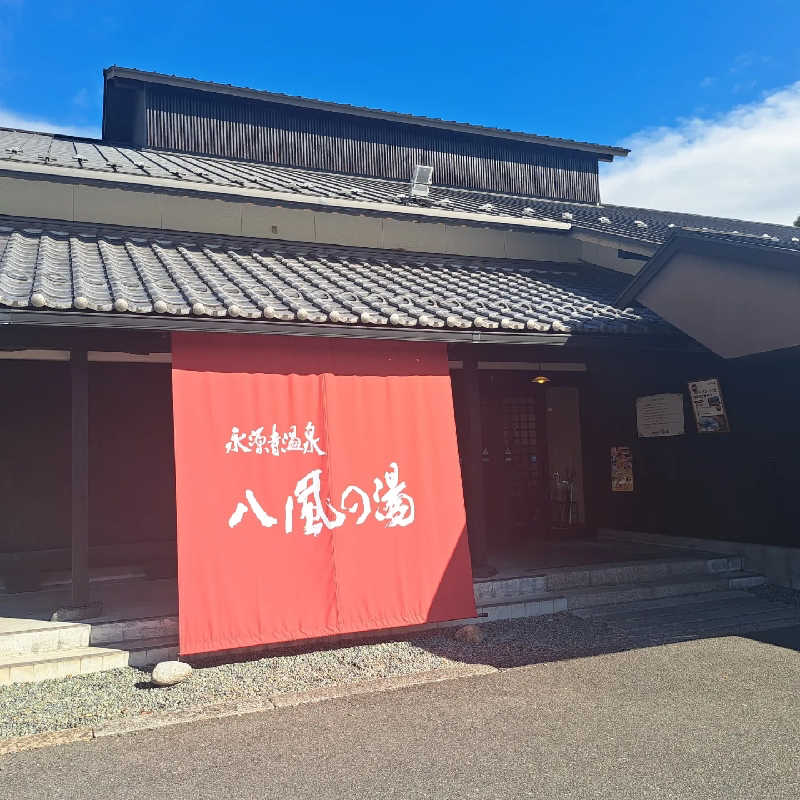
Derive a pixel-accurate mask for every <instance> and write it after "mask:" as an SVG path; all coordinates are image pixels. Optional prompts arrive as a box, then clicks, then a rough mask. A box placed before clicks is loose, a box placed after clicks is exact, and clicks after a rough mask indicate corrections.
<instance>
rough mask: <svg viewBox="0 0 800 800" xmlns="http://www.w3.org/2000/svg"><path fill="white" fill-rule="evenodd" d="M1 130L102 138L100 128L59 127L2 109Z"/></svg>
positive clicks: (0, 117)
mask: <svg viewBox="0 0 800 800" xmlns="http://www.w3.org/2000/svg"><path fill="white" fill-rule="evenodd" d="M0 128H20V129H21V130H24V131H44V132H47V133H66V134H70V135H72V136H87V137H89V138H97V137H98V136H100V130H99V129H98V128H95V127H92V126H88V125H59V124H57V123H55V122H50V121H49V120H46V119H38V118H35V117H24V116H22V115H21V114H16V113H14V112H13V111H8V110H6V109H5V108H1V107H0Z"/></svg>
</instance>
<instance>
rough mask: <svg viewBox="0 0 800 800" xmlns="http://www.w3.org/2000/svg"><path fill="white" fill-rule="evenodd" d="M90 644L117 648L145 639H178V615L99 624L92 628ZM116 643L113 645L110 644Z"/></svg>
mask: <svg viewBox="0 0 800 800" xmlns="http://www.w3.org/2000/svg"><path fill="white" fill-rule="evenodd" d="M91 627H92V631H91V634H90V637H89V642H90V644H93V645H94V644H102V645H108V646H117V645H118V644H119V645H121V644H122V643H125V642H138V641H141V640H144V639H154V638H164V637H168V638H169V637H171V638H173V639H176V640H177V637H178V615H177V614H170V615H168V616H163V617H143V618H141V619H126V620H117V621H114V622H97V623H94V624H93V625H92V626H91ZM112 642H113V643H114V644H113V645H111V644H110V643H112Z"/></svg>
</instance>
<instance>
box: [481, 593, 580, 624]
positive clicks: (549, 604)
mask: <svg viewBox="0 0 800 800" xmlns="http://www.w3.org/2000/svg"><path fill="white" fill-rule="evenodd" d="M477 609H478V615H479V616H480V621H481V622H495V621H496V620H501V619H519V618H521V617H540V616H542V615H543V614H555V613H557V612H558V611H566V610H567V601H566V598H564V597H546V598H542V597H531V598H528V599H523V600H520V601H511V602H500V603H484V604H483V605H479V606H477Z"/></svg>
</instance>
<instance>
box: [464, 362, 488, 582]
mask: <svg viewBox="0 0 800 800" xmlns="http://www.w3.org/2000/svg"><path fill="white" fill-rule="evenodd" d="M463 364H464V369H463V377H464V400H465V411H466V414H465V417H466V423H467V442H466V445H467V446H466V447H465V448H464V450H465V457H464V483H465V484H466V485H465V487H464V488H465V490H466V497H465V501H466V503H465V504H466V507H467V508H466V510H467V533H468V535H469V549H470V554H471V556H472V568H473V573H474V574H475V576H476V577H479V576H480V577H482V576H483V574H484V573H486V574H487V575H488V574H492V572H493V570H491V568H489V567H488V558H487V552H486V494H485V487H484V485H483V462H482V460H481V451H482V448H483V435H482V431H481V425H482V423H481V395H480V385H479V383H478V362H477V359H476V358H475V357H474V356H470V357H468V358H464V360H463Z"/></svg>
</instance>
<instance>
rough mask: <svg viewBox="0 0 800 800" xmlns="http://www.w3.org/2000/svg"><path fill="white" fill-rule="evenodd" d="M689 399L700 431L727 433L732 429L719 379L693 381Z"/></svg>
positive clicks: (690, 385)
mask: <svg viewBox="0 0 800 800" xmlns="http://www.w3.org/2000/svg"><path fill="white" fill-rule="evenodd" d="M689 399H690V400H691V402H692V408H693V409H694V418H695V421H696V422H697V432H698V433H727V432H728V431H730V425H729V424H728V415H727V414H726V413H725V404H724V403H723V401H722V390H721V389H720V386H719V379H717V378H709V379H708V380H704V381H691V382H690V383H689Z"/></svg>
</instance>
